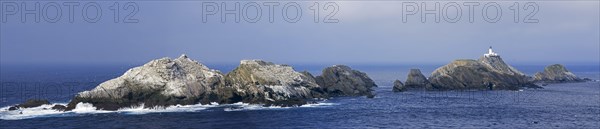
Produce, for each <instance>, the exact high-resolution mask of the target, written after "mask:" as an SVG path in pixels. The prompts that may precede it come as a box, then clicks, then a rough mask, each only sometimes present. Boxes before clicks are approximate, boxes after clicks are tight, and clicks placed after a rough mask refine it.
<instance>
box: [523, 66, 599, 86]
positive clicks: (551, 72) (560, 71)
mask: <svg viewBox="0 0 600 129" xmlns="http://www.w3.org/2000/svg"><path fill="white" fill-rule="evenodd" d="M588 80H590V79H588ZM534 81H536V82H544V83H567V82H583V81H586V80H584V79H581V78H579V77H577V76H575V74H573V73H571V72H569V70H567V68H565V66H563V65H560V64H553V65H549V66H546V68H544V71H543V72H538V73H536V74H535V76H534Z"/></svg>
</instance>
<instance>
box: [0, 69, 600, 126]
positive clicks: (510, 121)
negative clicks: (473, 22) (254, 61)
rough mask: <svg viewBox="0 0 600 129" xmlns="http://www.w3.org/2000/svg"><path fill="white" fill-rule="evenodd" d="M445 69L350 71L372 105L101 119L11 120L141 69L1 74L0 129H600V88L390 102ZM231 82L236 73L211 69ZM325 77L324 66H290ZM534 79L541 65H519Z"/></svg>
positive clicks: (81, 112) (191, 108) (34, 115)
mask: <svg viewBox="0 0 600 129" xmlns="http://www.w3.org/2000/svg"><path fill="white" fill-rule="evenodd" d="M442 65H444V64H439V65H436V64H428V65H350V66H351V67H352V68H353V69H357V70H360V71H363V72H366V73H367V74H368V75H369V76H370V77H371V78H372V79H373V80H374V81H375V82H376V83H377V84H378V85H379V86H378V87H377V88H375V93H376V94H377V95H376V97H375V98H373V99H368V98H366V97H336V98H331V99H328V100H323V101H320V102H319V103H318V104H309V105H304V106H301V107H263V106H261V105H252V104H245V103H235V104H217V103H213V104H210V105H201V104H198V105H184V106H171V107H167V108H165V109H143V108H139V107H132V108H127V109H121V110H118V111H97V110H93V109H94V107H91V106H90V105H84V104H82V105H80V106H78V108H77V109H75V110H74V111H69V112H56V111H51V110H44V109H43V108H49V107H51V106H52V105H44V106H42V107H38V108H31V109H25V110H23V112H22V114H19V113H18V112H14V111H7V109H8V107H9V106H11V105H14V104H17V103H21V102H23V101H25V100H27V99H30V98H43V99H48V100H50V102H51V103H59V104H65V103H67V102H68V101H69V100H70V99H71V98H72V97H73V96H74V95H75V94H76V93H78V92H81V91H84V90H90V89H92V88H94V87H95V86H97V85H98V84H99V83H101V82H104V81H106V80H109V79H112V78H115V77H118V76H120V75H121V74H123V73H124V72H125V71H126V70H127V69H129V68H131V67H133V66H134V65H2V66H1V70H0V84H1V85H0V127H2V128H598V127H600V82H597V81H596V82H584V83H565V84H550V85H548V86H545V87H544V89H523V90H519V91H469V90H461V91H408V92H402V93H394V92H392V82H393V81H394V80H395V79H400V80H401V81H403V82H404V80H405V79H406V74H407V73H408V70H409V69H410V68H420V69H421V71H422V72H423V73H424V74H425V76H428V75H429V73H431V72H432V71H434V70H435V69H436V68H437V67H439V66H442ZM208 66H209V67H210V68H214V69H218V70H220V71H222V72H224V73H226V72H228V71H230V70H232V69H233V68H234V67H236V66H235V65H210V64H209V65H208ZM292 66H294V67H295V69H296V70H297V71H303V70H306V71H309V72H311V73H312V74H313V75H319V74H320V71H321V70H322V69H323V68H325V67H326V66H327V65H292ZM514 67H515V68H517V69H519V70H521V71H522V72H524V73H526V74H528V75H533V74H534V73H535V72H538V71H542V70H543V68H544V65H514ZM566 67H567V68H568V69H569V70H570V71H571V72H573V73H575V74H576V75H578V76H579V77H582V78H583V77H585V78H590V79H594V80H600V66H598V64H592V65H585V64H583V65H581V64H580V65H566Z"/></svg>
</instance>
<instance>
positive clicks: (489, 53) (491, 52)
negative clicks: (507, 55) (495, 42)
mask: <svg viewBox="0 0 600 129" xmlns="http://www.w3.org/2000/svg"><path fill="white" fill-rule="evenodd" d="M483 56H485V57H490V56H499V55H498V53H495V52H494V50H492V46H490V49H488V53H486V54H483Z"/></svg>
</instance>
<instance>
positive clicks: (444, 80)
mask: <svg viewBox="0 0 600 129" xmlns="http://www.w3.org/2000/svg"><path fill="white" fill-rule="evenodd" d="M521 73H522V72H519V71H518V70H516V69H514V68H512V67H511V66H509V65H507V64H506V63H504V61H502V59H501V58H500V57H499V56H492V57H486V56H484V57H482V58H480V59H479V60H478V61H477V60H455V61H453V62H452V63H450V64H447V65H445V66H442V67H440V68H438V69H436V70H435V71H434V72H433V73H432V74H431V76H430V77H429V81H430V82H431V84H432V86H433V87H432V88H433V89H437V90H455V89H477V90H485V89H493V90H518V89H519V88H522V87H531V88H539V86H537V85H535V84H533V83H532V82H531V81H529V80H528V77H527V76H525V75H523V74H521Z"/></svg>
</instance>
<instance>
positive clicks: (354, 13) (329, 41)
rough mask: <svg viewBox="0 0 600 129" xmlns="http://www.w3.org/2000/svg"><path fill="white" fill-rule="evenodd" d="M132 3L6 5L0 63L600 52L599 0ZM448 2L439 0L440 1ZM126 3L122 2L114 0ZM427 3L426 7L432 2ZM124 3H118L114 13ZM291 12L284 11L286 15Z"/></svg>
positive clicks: (530, 58)
mask: <svg viewBox="0 0 600 129" xmlns="http://www.w3.org/2000/svg"><path fill="white" fill-rule="evenodd" d="M3 2H5V1H3ZM46 3H47V2H42V4H41V5H42V6H44V5H46ZM135 3H136V4H137V7H138V9H139V10H138V12H137V13H136V15H134V17H133V18H135V19H138V20H139V22H138V23H123V22H122V21H121V22H119V23H114V22H113V18H114V12H113V11H112V10H110V6H111V5H112V4H113V3H112V2H98V4H99V5H100V7H101V8H102V17H101V19H100V20H99V21H97V22H96V23H87V22H86V21H85V20H83V18H82V17H83V16H82V11H81V10H82V9H81V8H82V6H84V5H85V4H86V3H85V2H81V3H80V5H79V6H78V7H77V8H75V11H74V15H73V16H74V23H69V21H68V17H67V16H68V13H67V12H66V11H68V8H66V6H62V7H61V8H62V11H63V14H62V19H61V20H60V21H58V22H56V23H49V22H48V21H46V20H44V19H43V17H42V19H41V20H40V23H35V22H34V20H33V15H30V16H29V17H28V18H27V19H26V20H27V21H26V23H21V22H20V18H21V17H20V12H19V13H17V14H14V15H3V16H2V17H3V18H5V19H6V23H1V24H0V46H1V47H0V50H1V51H0V54H1V55H0V57H1V58H0V63H2V64H10V63H16V64H20V63H21V64H22V63H27V64H44V63H58V64H60V63H71V64H104V63H107V64H110V63H126V64H139V63H144V62H147V61H149V60H151V59H155V58H161V57H177V56H179V55H180V54H182V53H186V54H187V55H188V56H189V57H191V58H193V59H197V60H200V61H202V62H205V63H237V62H238V61H239V60H241V59H265V60H269V61H273V62H276V63H288V64H292V63H311V64H319V63H362V64H368V63H390V64H401V63H446V62H450V61H452V60H454V59H458V58H472V59H476V58H479V57H480V56H482V55H483V53H484V52H487V48H488V46H493V47H494V48H495V50H496V51H497V52H498V53H499V54H500V55H501V56H502V57H503V58H504V60H505V61H507V62H511V63H521V64H526V63H542V64H543V63H592V64H593V63H596V64H597V63H598V62H600V61H599V60H600V41H599V40H600V37H599V35H600V32H599V31H600V25H599V24H600V22H599V21H600V20H599V16H600V14H599V12H600V8H599V6H600V5H599V2H598V1H587V2H586V1H579V2H569V1H562V2H561V1H559V2H536V5H537V7H538V9H539V10H538V12H537V13H536V14H535V15H533V17H532V18H533V19H538V20H539V22H538V23H523V21H522V20H523V19H524V17H526V15H527V14H529V12H530V11H532V10H525V9H524V7H523V6H524V5H525V2H520V7H521V8H520V16H519V19H520V22H519V23H514V22H513V19H514V14H513V11H512V10H510V8H509V7H510V6H511V5H512V4H513V3H512V2H498V3H499V5H500V7H501V8H502V13H501V15H502V16H501V19H500V20H499V21H497V22H496V23H489V22H486V21H485V20H484V19H483V18H482V6H484V5H485V4H486V3H487V2H480V5H479V6H477V7H476V8H475V10H474V22H473V23H470V22H469V21H468V12H467V8H466V6H463V4H465V2H457V4H458V5H461V8H462V15H461V19H460V20H459V21H458V22H457V23H450V22H447V21H445V20H444V19H441V21H440V23H435V22H434V21H435V20H434V16H433V15H426V18H427V22H426V23H422V22H421V21H420V18H421V16H420V15H419V13H417V14H416V15H409V16H407V17H406V18H407V23H403V21H402V17H403V15H402V14H403V13H402V12H403V8H402V7H403V5H402V2H398V1H396V2H394V1H387V2H385V1H378V2H371V1H353V2H343V1H336V2H335V4H337V5H338V7H339V10H338V12H337V13H336V14H335V15H334V17H333V18H335V19H338V20H339V22H338V23H323V22H322V20H323V18H324V17H325V15H327V14H328V13H329V12H330V11H331V9H332V8H334V7H330V8H329V10H324V9H323V7H322V6H323V5H325V3H326V2H319V3H320V6H321V10H320V11H321V12H320V20H321V22H319V23H314V22H313V18H314V17H313V16H314V15H313V11H312V10H310V9H309V6H310V5H312V4H313V2H302V1H300V2H298V3H299V5H300V7H301V9H302V16H301V18H300V20H299V21H298V22H296V23H288V22H286V21H285V20H284V19H283V18H282V17H283V16H282V14H281V13H282V6H284V5H285V4H287V3H289V1H288V2H280V5H279V6H276V7H275V11H274V23H270V22H269V19H268V12H267V11H268V8H267V7H266V6H262V7H261V8H262V9H261V10H262V15H261V19H260V20H259V21H257V22H256V23H250V22H248V21H245V20H244V19H241V20H240V23H235V22H234V21H235V20H233V16H232V15H229V17H227V22H226V23H221V22H220V18H221V16H219V14H215V15H209V16H208V17H207V23H203V21H202V16H203V15H202V14H203V13H202V12H203V3H202V2H193V1H192V2H190V1H187V2H181V1H180V2H135ZM219 3H220V2H219ZM240 3H241V6H244V5H246V4H248V2H240ZM419 3H420V2H419ZM447 3H448V2H441V6H444V5H446V4H447ZM58 4H60V5H63V4H64V3H61V2H59V3H58ZM205 4H206V3H205ZM257 4H259V5H263V4H265V3H264V2H257ZM405 4H407V3H405ZM6 5H7V4H6V3H3V4H2V7H5V6H6ZM26 5H27V6H34V4H33V3H26ZM124 5H126V3H125V2H121V3H120V6H121V9H123V7H122V6H124ZM227 6H234V4H233V2H229V3H228V4H227ZM427 6H430V7H428V8H431V7H433V6H434V3H432V2H430V3H427ZM49 7H50V6H49ZM131 8H133V7H131ZM131 8H129V9H131ZM532 8H533V7H531V8H529V9H532ZM52 9H53V8H50V9H48V10H51V11H52ZM252 9H254V8H251V9H249V10H252ZM288 9H289V8H288ZM292 9H293V8H292ZM452 9H455V8H450V10H452ZM488 9H489V8H488ZM5 10H6V8H5V9H4V10H2V11H5ZM492 10H493V9H492ZM51 11H50V14H53V12H51ZM129 11H131V10H120V20H123V17H125V15H127V14H128V13H129ZM248 12H249V13H250V14H252V13H253V12H252V11H248ZM4 13H7V12H4ZM9 13H10V12H9ZM94 13H95V12H88V14H94ZM205 13H208V12H205ZM294 13H295V12H288V14H291V15H290V16H291V17H293V14H294ZM488 14H494V12H488ZM249 16H250V15H249ZM251 16H254V15H251ZM448 16H449V17H452V16H455V15H448ZM491 16H492V17H493V16H494V15H491Z"/></svg>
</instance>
